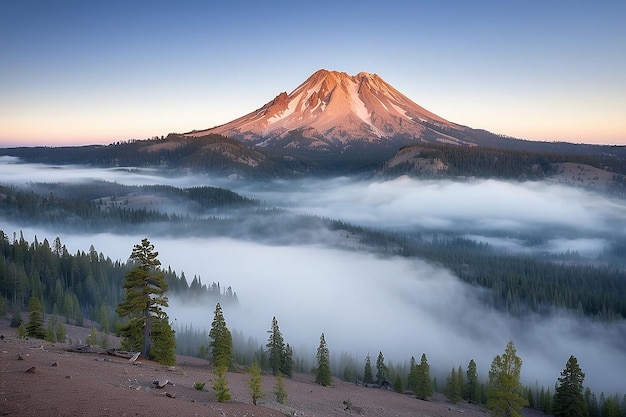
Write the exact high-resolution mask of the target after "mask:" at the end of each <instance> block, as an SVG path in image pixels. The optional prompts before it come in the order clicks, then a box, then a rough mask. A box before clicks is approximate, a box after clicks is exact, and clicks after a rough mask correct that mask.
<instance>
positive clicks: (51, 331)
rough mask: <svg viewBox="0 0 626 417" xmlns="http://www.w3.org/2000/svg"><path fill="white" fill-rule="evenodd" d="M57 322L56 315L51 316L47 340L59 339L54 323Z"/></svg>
mask: <svg viewBox="0 0 626 417" xmlns="http://www.w3.org/2000/svg"><path fill="white" fill-rule="evenodd" d="M55 322H56V317H55V316H50V318H49V319H48V325H47V327H46V340H47V341H48V342H51V343H55V342H56V341H57V336H56V333H55V332H54V325H55Z"/></svg>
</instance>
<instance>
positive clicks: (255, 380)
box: [248, 358, 265, 405]
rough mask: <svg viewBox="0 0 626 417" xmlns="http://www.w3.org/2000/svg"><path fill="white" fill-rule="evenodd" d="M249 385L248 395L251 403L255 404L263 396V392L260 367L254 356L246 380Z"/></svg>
mask: <svg viewBox="0 0 626 417" xmlns="http://www.w3.org/2000/svg"><path fill="white" fill-rule="evenodd" d="M248 386H249V387H250V395H251V396H252V404H254V405H256V402H257V400H258V399H260V398H263V397H265V393H264V392H263V386H262V384H261V368H260V367H259V362H257V360H256V358H254V360H253V361H252V366H251V367H250V381H248Z"/></svg>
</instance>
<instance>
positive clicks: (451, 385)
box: [446, 368, 461, 404]
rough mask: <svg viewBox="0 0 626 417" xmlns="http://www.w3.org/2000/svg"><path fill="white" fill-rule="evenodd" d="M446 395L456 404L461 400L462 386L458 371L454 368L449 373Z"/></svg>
mask: <svg viewBox="0 0 626 417" xmlns="http://www.w3.org/2000/svg"><path fill="white" fill-rule="evenodd" d="M446 396H447V397H448V401H450V402H451V403H452V404H456V403H458V402H459V401H460V400H461V387H460V386H459V378H458V376H457V371H456V370H455V369H454V368H452V370H451V371H450V373H449V374H448V379H447V381H446Z"/></svg>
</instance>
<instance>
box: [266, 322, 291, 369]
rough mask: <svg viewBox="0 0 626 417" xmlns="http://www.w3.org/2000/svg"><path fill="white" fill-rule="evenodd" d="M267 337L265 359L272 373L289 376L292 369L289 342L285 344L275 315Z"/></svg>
mask: <svg viewBox="0 0 626 417" xmlns="http://www.w3.org/2000/svg"><path fill="white" fill-rule="evenodd" d="M268 333H269V337H268V339H267V344H266V345H265V347H267V359H268V363H269V366H270V368H271V369H272V373H273V374H274V375H276V374H277V373H278V372H281V373H282V374H284V375H287V376H289V377H291V373H292V369H293V356H292V355H293V353H292V351H291V347H290V346H289V344H285V341H284V339H283V336H282V334H281V332H280V328H279V327H278V320H276V317H273V318H272V328H271V329H270V330H269V331H268Z"/></svg>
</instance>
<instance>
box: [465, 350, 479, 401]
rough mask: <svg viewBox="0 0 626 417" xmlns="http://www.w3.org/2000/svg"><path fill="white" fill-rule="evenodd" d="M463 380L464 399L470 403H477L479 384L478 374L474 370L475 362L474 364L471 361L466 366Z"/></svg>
mask: <svg viewBox="0 0 626 417" xmlns="http://www.w3.org/2000/svg"><path fill="white" fill-rule="evenodd" d="M465 378H466V383H465V399H466V400H467V401H469V402H470V403H479V402H480V395H479V391H480V383H479V382H478V372H477V370H476V362H474V359H471V360H470V361H469V364H467V371H466V372H465Z"/></svg>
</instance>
